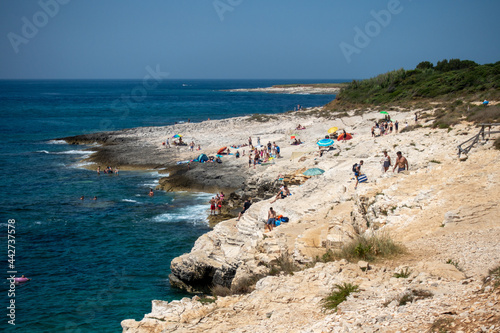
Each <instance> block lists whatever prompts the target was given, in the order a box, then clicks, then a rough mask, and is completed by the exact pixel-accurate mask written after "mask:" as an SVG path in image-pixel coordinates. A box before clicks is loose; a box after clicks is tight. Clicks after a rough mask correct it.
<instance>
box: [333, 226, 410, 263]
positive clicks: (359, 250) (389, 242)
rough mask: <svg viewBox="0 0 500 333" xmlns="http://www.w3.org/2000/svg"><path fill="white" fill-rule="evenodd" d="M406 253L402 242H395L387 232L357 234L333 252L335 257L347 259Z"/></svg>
mask: <svg viewBox="0 0 500 333" xmlns="http://www.w3.org/2000/svg"><path fill="white" fill-rule="evenodd" d="M404 253H406V249H405V247H404V246H403V245H402V244H399V243H396V242H395V241H394V240H393V239H392V238H391V237H390V235H389V234H387V233H380V234H374V235H371V236H358V237H357V238H356V239H354V240H353V241H351V242H350V243H347V244H346V245H344V247H343V248H342V249H341V250H339V251H337V252H335V253H334V254H335V257H337V258H341V259H347V260H348V261H355V260H366V261H374V260H375V259H376V258H378V257H381V258H387V257H392V256H396V255H401V254H404Z"/></svg>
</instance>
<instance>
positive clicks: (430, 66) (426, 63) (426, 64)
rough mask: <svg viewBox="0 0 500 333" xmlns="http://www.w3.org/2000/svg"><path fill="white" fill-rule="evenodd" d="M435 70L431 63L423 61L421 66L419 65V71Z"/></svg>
mask: <svg viewBox="0 0 500 333" xmlns="http://www.w3.org/2000/svg"><path fill="white" fill-rule="evenodd" d="M432 68H434V65H433V64H432V62H430V61H422V62H421V63H420V64H418V65H417V69H432Z"/></svg>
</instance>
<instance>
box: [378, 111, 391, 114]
mask: <svg viewBox="0 0 500 333" xmlns="http://www.w3.org/2000/svg"><path fill="white" fill-rule="evenodd" d="M380 113H382V114H389V112H387V111H380Z"/></svg>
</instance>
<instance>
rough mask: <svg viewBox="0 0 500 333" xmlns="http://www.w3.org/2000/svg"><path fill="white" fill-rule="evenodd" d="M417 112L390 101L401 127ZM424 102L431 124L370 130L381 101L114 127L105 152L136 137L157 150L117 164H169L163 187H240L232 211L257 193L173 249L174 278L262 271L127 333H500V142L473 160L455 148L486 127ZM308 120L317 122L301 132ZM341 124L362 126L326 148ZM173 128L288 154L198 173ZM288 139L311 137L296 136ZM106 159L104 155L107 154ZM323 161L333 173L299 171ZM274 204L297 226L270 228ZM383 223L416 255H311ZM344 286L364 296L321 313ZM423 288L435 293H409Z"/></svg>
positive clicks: (211, 146)
mask: <svg viewBox="0 0 500 333" xmlns="http://www.w3.org/2000/svg"><path fill="white" fill-rule="evenodd" d="M414 111H415V110H412V112H411V113H406V112H396V111H393V112H391V119H395V120H398V121H399V122H400V124H401V125H400V129H401V128H404V124H405V123H406V122H408V123H409V124H413V120H412V119H413V112H414ZM419 111H422V113H427V114H428V115H429V116H428V117H427V118H425V119H424V121H423V122H421V123H420V124H419V125H420V126H422V127H418V128H415V129H413V130H411V131H409V132H404V133H398V134H395V133H392V134H390V135H387V136H382V137H372V136H371V133H370V132H371V131H370V128H371V126H372V125H373V122H374V120H377V119H382V118H383V117H381V116H380V115H379V114H378V112H375V111H373V112H370V111H367V112H365V113H363V114H362V115H357V114H355V112H354V111H351V112H349V115H348V116H342V117H340V118H336V117H334V116H332V117H331V118H330V119H327V118H316V117H315V116H314V114H313V113H306V112H295V113H291V114H282V115H277V116H275V117H273V118H270V119H268V121H267V122H264V123H263V122H259V121H256V120H252V119H251V118H250V117H240V118H235V119H225V120H220V121H207V122H203V123H198V124H181V125H175V126H177V127H175V126H169V127H162V128H143V129H133V130H126V131H122V132H119V133H112V134H109V133H108V134H106V135H107V136H109V138H107V139H106V140H105V141H104V140H101V141H102V142H101V144H102V145H103V146H102V148H106V149H115V148H114V147H113V146H116V145H118V146H120V145H122V146H127V145H129V144H130V145H131V146H132V147H135V148H134V149H137V150H138V151H139V150H140V151H141V152H149V153H147V154H148V155H151V156H147V158H145V159H143V160H141V159H140V158H137V160H134V158H135V157H130V158H125V159H120V157H119V155H120V154H119V151H120V150H114V153H111V154H109V155H110V156H111V157H107V158H108V160H109V161H111V160H114V161H121V162H127V163H128V164H127V165H130V166H132V163H130V162H131V161H139V160H140V161H141V163H140V165H150V166H155V167H158V168H163V169H165V172H169V173H170V174H169V177H166V178H165V179H164V180H162V181H161V184H160V186H161V187H162V188H163V189H165V190H176V189H180V188H187V187H196V186H200V187H202V188H204V189H206V190H213V189H216V188H217V189H221V188H224V190H226V189H227V191H228V192H227V193H231V195H230V200H229V202H230V203H228V207H227V208H228V211H231V213H232V214H233V216H234V213H235V212H237V210H238V209H239V205H240V203H241V200H242V199H244V198H246V197H249V196H251V197H252V198H253V199H254V200H253V201H254V203H253V205H252V206H251V207H250V209H249V210H248V211H247V212H246V213H245V215H244V216H243V218H242V219H241V220H240V221H236V219H235V218H231V219H228V220H225V221H222V222H220V223H218V224H217V225H216V226H215V227H214V228H213V230H212V231H210V232H209V233H207V234H205V235H203V236H201V237H200V238H199V239H198V240H197V241H196V243H195V244H194V246H193V249H192V250H191V252H190V253H187V254H184V255H182V256H180V257H178V258H175V259H174V260H173V261H172V263H171V272H172V273H171V276H170V282H171V283H172V284H173V285H174V286H177V287H180V288H183V289H186V290H189V291H191V292H208V289H210V288H211V287H213V286H219V287H226V288H228V289H229V288H234V287H238V286H239V287H241V286H242V285H248V286H251V285H252V283H253V282H251V281H256V280H258V282H257V283H256V285H255V287H253V288H254V290H253V291H251V290H248V291H251V292H250V293H248V294H243V295H233V296H227V297H217V298H212V299H211V300H210V298H209V302H208V303H207V302H206V300H205V299H200V297H198V296H194V297H193V298H191V299H188V298H185V299H182V300H180V301H173V302H170V303H167V302H164V301H153V310H152V313H151V314H147V315H146V316H145V317H144V319H143V320H141V321H135V320H124V321H123V322H122V327H123V331H124V332H165V331H168V332H204V331H207V332H220V331H232V332H244V331H251V332H345V331H354V332H373V331H380V332H398V331H400V332H421V331H429V330H431V329H432V327H438V328H439V329H441V328H443V327H445V328H446V329H447V330H451V331H456V332H460V331H462V332H476V331H477V330H478V329H479V330H482V331H484V332H497V331H499V326H498V325H497V322H498V321H499V320H500V294H499V291H498V289H497V290H496V291H495V290H493V289H492V288H491V286H487V285H484V284H483V278H484V277H485V276H486V274H487V272H488V269H491V268H493V266H495V265H498V264H499V263H500V244H499V243H498V241H497V240H498V239H500V225H499V223H498V221H499V220H498V216H500V210H499V207H498V205H497V200H498V199H497V198H498V197H500V191H499V189H498V187H497V186H496V185H498V184H499V183H500V171H498V170H497V168H496V167H495V166H496V165H497V164H498V162H499V161H500V153H499V152H498V151H497V150H494V149H493V148H492V145H491V142H492V140H489V141H482V142H481V143H480V144H479V145H478V146H477V147H476V148H474V149H473V152H472V153H471V156H469V158H468V159H467V160H465V161H463V162H460V161H458V159H457V156H456V153H457V150H456V146H457V145H458V144H459V143H461V142H463V141H465V140H466V139H467V138H468V137H469V136H471V135H473V134H474V133H475V131H476V129H475V126H474V125H472V124H461V125H457V126H456V127H455V128H454V129H452V130H450V131H446V130H437V129H432V128H431V127H429V125H430V124H431V120H430V119H432V112H433V110H419ZM426 121H427V122H426ZM299 123H300V124H301V125H303V126H305V127H306V129H305V130H301V131H297V130H295V127H296V126H297V124H299ZM332 126H337V127H339V128H344V129H346V131H348V132H350V133H353V134H354V139H353V140H351V141H348V142H347V143H335V145H334V147H333V149H331V150H329V151H327V152H325V153H324V154H322V155H321V156H320V154H319V153H318V148H317V146H316V144H315V142H316V140H317V139H320V138H322V137H324V135H325V133H326V131H327V130H328V129H329V128H330V127H332ZM174 127H175V128H174ZM228 128H231V131H228V130H227V129H228ZM170 133H184V135H185V136H187V137H193V138H194V139H195V141H197V142H200V144H201V146H202V152H205V153H207V154H213V153H214V152H215V151H217V149H218V148H219V147H221V146H230V145H233V144H234V145H241V144H244V143H245V142H247V140H248V137H249V136H251V137H252V138H253V140H255V139H256V137H260V138H261V142H263V143H266V142H267V141H271V142H273V141H275V142H276V143H277V144H278V145H279V146H280V147H281V148H282V155H283V158H281V159H277V160H276V161H275V162H274V164H269V165H265V166H259V167H257V169H255V170H254V169H253V168H248V163H247V162H248V159H247V156H245V158H240V159H236V158H235V157H234V156H226V157H224V158H223V163H222V164H221V165H216V164H212V165H209V164H198V165H191V167H190V168H189V170H188V169H187V166H176V165H175V161H176V160H183V159H188V158H190V159H192V158H194V157H195V155H196V154H198V152H190V151H189V149H188V148H186V147H180V148H179V149H177V148H172V150H173V151H172V152H170V151H169V149H166V148H164V147H162V144H161V143H162V141H163V140H164V137H165V135H168V134H170ZM222 133H223V135H222ZM291 136H296V137H297V136H299V137H300V138H301V140H302V141H303V142H305V143H304V144H302V145H300V146H292V145H290V137H291ZM188 140H189V139H188ZM68 142H70V141H68ZM74 142H75V143H79V142H80V141H78V139H75V141H74ZM88 142H90V141H86V142H85V143H88ZM96 142H97V141H96ZM81 143H84V141H83V140H82V141H81ZM120 149H125V148H124V147H121V148H120ZM243 149H245V147H241V148H239V151H240V152H242V150H243ZM246 149H247V153H248V148H246ZM384 149H387V150H388V151H389V154H390V156H391V157H392V158H393V159H394V158H395V151H398V150H400V151H402V152H403V155H404V156H405V157H407V158H408V160H409V163H410V170H409V171H405V172H403V173H400V174H397V173H392V172H388V173H383V172H382V171H381V160H382V157H383V154H382V150H384ZM125 150H127V151H130V150H129V149H125ZM113 154H116V157H115V156H114V155H113ZM91 158H96V157H95V156H93V157H91ZM99 158H103V160H99ZM99 158H97V159H95V160H94V161H99V162H102V161H105V160H106V159H105V158H104V157H99ZM361 159H363V160H364V162H365V164H364V166H363V171H364V173H366V174H367V175H368V179H369V182H368V183H366V184H360V186H359V187H358V189H354V182H353V180H352V171H351V167H352V164H353V163H355V162H359V160H361ZM123 165H126V164H123ZM313 167H314V168H320V169H323V170H325V173H324V174H322V175H320V176H316V177H303V176H300V175H301V173H302V172H303V171H304V170H306V169H309V168H313ZM169 168H170V169H169ZM278 178H285V179H286V180H287V182H289V183H290V184H295V185H291V186H290V190H291V192H292V196H291V197H288V198H286V199H283V200H278V201H276V202H274V203H271V200H272V199H271V197H272V196H274V195H275V194H276V192H277V191H276V189H277V187H279V186H280V184H281V182H280V181H279V180H278ZM292 180H293V181H292ZM470 193H473V194H474V195H470ZM270 206H273V207H274V208H275V210H276V211H277V212H278V214H283V215H284V216H287V217H289V219H290V222H289V223H286V224H282V225H281V226H279V227H277V228H275V229H274V230H273V231H272V232H269V233H264V224H265V220H266V218H267V211H268V209H269V207H270ZM378 232H384V233H385V232H387V233H390V235H391V236H392V237H393V238H394V239H395V240H396V241H398V242H400V243H402V244H404V246H405V247H406V248H407V253H406V254H405V255H403V256H401V257H398V258H394V259H388V260H382V261H377V262H375V263H372V264H369V265H368V266H367V265H366V264H365V263H361V262H360V263H356V262H355V263H348V262H345V261H340V262H339V261H337V262H330V263H316V264H314V263H315V258H317V257H321V256H322V255H323V254H325V252H326V251H327V250H329V249H330V250H335V249H338V248H340V247H342V245H343V244H345V243H347V242H349V241H350V240H351V239H353V238H355V237H357V235H359V234H372V233H378ZM283 257H287V258H289V259H290V260H292V261H293V262H294V264H296V265H298V267H302V270H301V271H299V272H295V273H294V274H293V275H284V274H283V273H282V274H281V275H279V276H268V275H269V273H270V267H272V266H273V265H274V264H276V263H277V262H279V261H280V260H281V258H283ZM450 262H451V263H453V264H450ZM307 267H310V268H307ZM405 268H407V269H408V270H409V271H411V274H410V276H409V277H408V278H406V279H397V278H395V277H394V273H395V272H400V271H401V270H402V269H405ZM344 282H349V283H355V284H356V285H359V286H360V289H361V290H360V292H359V293H356V294H355V295H354V296H350V297H349V298H348V299H347V300H346V301H345V302H343V303H342V304H341V305H340V306H339V310H338V311H337V312H333V313H329V312H324V311H323V310H322V303H321V300H322V299H323V298H324V297H325V296H326V295H327V294H328V293H329V292H330V291H331V289H332V288H333V286H334V285H335V284H338V283H344ZM250 289H251V288H250ZM413 290H424V291H425V294H428V295H431V294H432V296H429V297H428V298H426V299H419V298H418V297H417V300H415V301H412V302H410V303H408V304H406V305H401V304H399V303H398V301H397V300H398V299H400V298H401V297H403V296H404V295H406V294H408V293H410V294H411V293H413ZM416 293H418V292H416ZM384 304H387V305H384ZM439 325H441V326H439Z"/></svg>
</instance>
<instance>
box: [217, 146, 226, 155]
mask: <svg viewBox="0 0 500 333" xmlns="http://www.w3.org/2000/svg"><path fill="white" fill-rule="evenodd" d="M226 148H227V147H222V148H221V149H219V150H217V154H219V155H220V154H222V152H223V151H224V150H226Z"/></svg>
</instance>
